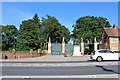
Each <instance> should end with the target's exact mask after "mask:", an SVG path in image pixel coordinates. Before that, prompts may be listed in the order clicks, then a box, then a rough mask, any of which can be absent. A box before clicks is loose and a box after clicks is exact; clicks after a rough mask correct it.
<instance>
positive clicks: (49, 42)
mask: <svg viewBox="0 0 120 80" xmlns="http://www.w3.org/2000/svg"><path fill="white" fill-rule="evenodd" d="M48 54H51V39H50V37H49V41H48Z"/></svg>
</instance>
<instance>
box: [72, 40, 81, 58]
mask: <svg viewBox="0 0 120 80" xmlns="http://www.w3.org/2000/svg"><path fill="white" fill-rule="evenodd" d="M73 56H81V52H80V42H79V41H78V40H75V41H74V51H73Z"/></svg>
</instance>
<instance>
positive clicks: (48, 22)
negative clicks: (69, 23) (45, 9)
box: [41, 15, 70, 43]
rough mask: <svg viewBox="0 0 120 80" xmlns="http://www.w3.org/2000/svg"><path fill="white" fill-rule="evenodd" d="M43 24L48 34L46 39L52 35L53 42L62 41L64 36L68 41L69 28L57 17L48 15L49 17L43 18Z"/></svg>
mask: <svg viewBox="0 0 120 80" xmlns="http://www.w3.org/2000/svg"><path fill="white" fill-rule="evenodd" d="M41 25H42V26H43V29H44V32H45V35H46V41H47V40H48V38H49V37H50V38H51V41H52V42H60V43H61V42H62V38H63V37H64V38H65V41H66V42H68V41H67V39H68V38H69V37H70V32H69V30H68V29H67V28H66V27H65V26H63V25H61V24H60V23H59V21H58V20H57V19H56V18H55V17H52V16H49V15H47V18H42V22H41Z"/></svg>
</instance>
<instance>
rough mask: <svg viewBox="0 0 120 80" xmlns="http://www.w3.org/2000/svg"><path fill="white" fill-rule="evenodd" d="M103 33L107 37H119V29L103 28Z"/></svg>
mask: <svg viewBox="0 0 120 80" xmlns="http://www.w3.org/2000/svg"><path fill="white" fill-rule="evenodd" d="M104 31H105V32H106V34H107V35H108V36H109V37H120V28H117V27H113V28H104Z"/></svg>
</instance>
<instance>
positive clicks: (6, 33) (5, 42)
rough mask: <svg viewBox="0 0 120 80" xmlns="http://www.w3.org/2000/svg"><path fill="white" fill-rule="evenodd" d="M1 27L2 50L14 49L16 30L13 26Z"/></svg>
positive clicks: (16, 36)
mask: <svg viewBox="0 0 120 80" xmlns="http://www.w3.org/2000/svg"><path fill="white" fill-rule="evenodd" d="M0 27H2V50H8V49H10V48H15V47H16V44H17V38H18V30H17V28H16V27H15V26H14V25H7V26H3V25H1V26H0Z"/></svg>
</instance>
